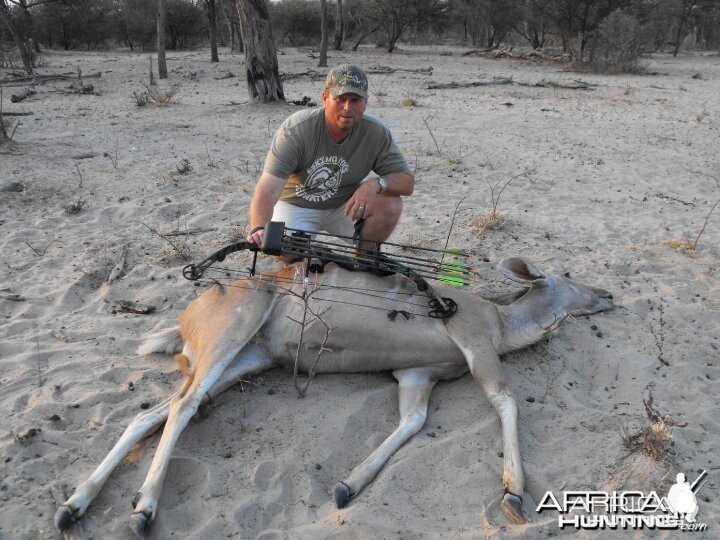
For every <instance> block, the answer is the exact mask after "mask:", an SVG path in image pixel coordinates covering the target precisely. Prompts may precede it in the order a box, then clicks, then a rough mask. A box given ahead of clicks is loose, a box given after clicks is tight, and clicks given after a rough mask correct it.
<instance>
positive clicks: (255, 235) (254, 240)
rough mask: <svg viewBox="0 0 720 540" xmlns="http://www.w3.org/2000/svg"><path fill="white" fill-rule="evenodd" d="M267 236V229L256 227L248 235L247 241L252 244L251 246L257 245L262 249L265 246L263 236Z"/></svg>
mask: <svg viewBox="0 0 720 540" xmlns="http://www.w3.org/2000/svg"><path fill="white" fill-rule="evenodd" d="M264 234H265V228H264V227H255V228H254V229H253V230H252V231H250V233H249V234H248V235H247V238H246V240H247V241H248V242H250V243H251V244H255V245H256V246H257V247H262V245H263V235H264Z"/></svg>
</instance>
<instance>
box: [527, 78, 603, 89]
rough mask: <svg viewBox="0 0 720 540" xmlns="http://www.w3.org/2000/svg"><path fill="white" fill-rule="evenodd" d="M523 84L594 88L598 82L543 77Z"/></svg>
mask: <svg viewBox="0 0 720 540" xmlns="http://www.w3.org/2000/svg"><path fill="white" fill-rule="evenodd" d="M522 86H539V87H541V88H567V89H569V90H594V88H593V87H594V86H597V84H592V83H589V82H585V81H581V80H580V79H571V80H567V81H548V80H547V79H542V80H541V81H538V82H536V83H535V84H532V85H522Z"/></svg>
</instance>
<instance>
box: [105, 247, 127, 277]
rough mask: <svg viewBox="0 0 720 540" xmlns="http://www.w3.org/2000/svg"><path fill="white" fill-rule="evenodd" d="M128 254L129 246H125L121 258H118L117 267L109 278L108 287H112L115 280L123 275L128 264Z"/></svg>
mask: <svg viewBox="0 0 720 540" xmlns="http://www.w3.org/2000/svg"><path fill="white" fill-rule="evenodd" d="M127 252H128V250H127V246H123V247H122V251H121V252H120V256H119V257H118V259H117V262H116V263H115V266H114V267H113V269H112V270H111V271H110V275H109V276H108V279H107V283H108V285H112V284H113V283H114V282H115V280H117V278H119V277H120V274H122V272H123V270H124V269H125V263H126V262H127Z"/></svg>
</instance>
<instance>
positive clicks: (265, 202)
mask: <svg viewBox="0 0 720 540" xmlns="http://www.w3.org/2000/svg"><path fill="white" fill-rule="evenodd" d="M276 202H277V201H276V200H273V197H272V196H271V195H270V194H268V193H266V192H264V191H259V190H255V195H254V196H253V199H252V202H251V203H250V229H251V230H252V229H255V228H256V227H264V226H265V225H266V224H267V222H268V221H270V219H271V218H272V215H273V208H274V206H275V203H276Z"/></svg>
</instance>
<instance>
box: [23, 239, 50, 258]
mask: <svg viewBox="0 0 720 540" xmlns="http://www.w3.org/2000/svg"><path fill="white" fill-rule="evenodd" d="M54 241H55V239H52V240H50V243H49V244H48V245H47V246H45V247H44V248H43V249H41V250H37V249H35V248H34V247H32V246H31V245H30V242H28V241H27V240H26V241H25V245H27V247H29V248H30V249H32V250H33V251H34V252H35V255H37V256H38V257H40V258H42V257H43V256H44V255H45V252H46V251H47V250H48V248H49V247H50V246H51V245H52V243H53V242H54Z"/></svg>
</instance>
